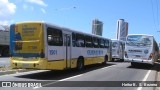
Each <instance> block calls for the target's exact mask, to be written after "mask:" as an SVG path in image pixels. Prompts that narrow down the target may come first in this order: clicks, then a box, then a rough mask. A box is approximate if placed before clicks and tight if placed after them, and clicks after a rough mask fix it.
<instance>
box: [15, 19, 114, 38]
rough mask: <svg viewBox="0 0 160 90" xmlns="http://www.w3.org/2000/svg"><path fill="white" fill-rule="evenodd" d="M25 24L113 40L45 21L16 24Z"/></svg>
mask: <svg viewBox="0 0 160 90" xmlns="http://www.w3.org/2000/svg"><path fill="white" fill-rule="evenodd" d="M24 23H43V24H46V25H47V26H50V27H54V28H57V29H61V30H64V31H71V32H76V33H80V34H85V35H89V36H95V37H99V38H103V39H108V40H111V39H109V38H105V37H102V36H98V35H95V34H89V33H85V32H80V31H78V30H75V29H71V28H66V27H62V26H59V25H56V24H51V23H48V22H45V21H24V22H18V23H15V24H24Z"/></svg>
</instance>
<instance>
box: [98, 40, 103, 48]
mask: <svg viewBox="0 0 160 90" xmlns="http://www.w3.org/2000/svg"><path fill="white" fill-rule="evenodd" d="M99 41H100V48H104V40H103V39H99Z"/></svg>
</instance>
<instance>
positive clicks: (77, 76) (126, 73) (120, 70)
mask: <svg viewBox="0 0 160 90" xmlns="http://www.w3.org/2000/svg"><path fill="white" fill-rule="evenodd" d="M156 73H157V71H156V66H155V67H150V66H144V65H139V66H138V67H131V66H130V63H127V62H109V63H108V64H107V65H100V64H97V65H91V66H87V67H86V68H85V70H83V71H81V72H78V71H76V70H67V71H48V70H38V71H30V72H24V73H18V74H12V75H4V76H0V81H34V80H36V81H42V80H43V81H44V80H50V82H46V83H45V84H43V85H42V87H37V88H15V87H14V88H0V90H32V89H33V90H155V87H121V86H119V87H99V82H97V81H110V82H103V83H102V84H104V85H105V83H106V84H108V83H111V85H113V84H115V83H116V82H111V81H122V82H125V81H155V80H156ZM60 81H68V82H65V83H62V84H63V85H64V86H67V85H70V84H71V87H53V86H55V85H56V84H59V83H60ZM74 81H75V82H74ZM76 81H82V82H80V83H78V84H77V82H76ZM87 81H90V82H87ZM87 83H88V84H87ZM90 84H91V87H84V86H87V85H90ZM81 85H82V86H83V87H82V86H81ZM74 86H78V87H74Z"/></svg>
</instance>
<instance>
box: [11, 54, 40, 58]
mask: <svg viewBox="0 0 160 90" xmlns="http://www.w3.org/2000/svg"><path fill="white" fill-rule="evenodd" d="M12 56H14V57H40V54H38V53H35V54H31V53H12Z"/></svg>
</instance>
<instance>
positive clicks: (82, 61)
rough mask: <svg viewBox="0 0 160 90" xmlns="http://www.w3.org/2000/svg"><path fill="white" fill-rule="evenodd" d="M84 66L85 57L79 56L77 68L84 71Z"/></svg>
mask: <svg viewBox="0 0 160 90" xmlns="http://www.w3.org/2000/svg"><path fill="white" fill-rule="evenodd" d="M83 68H84V60H83V58H79V59H78V61H77V70H78V71H82V70H83Z"/></svg>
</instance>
